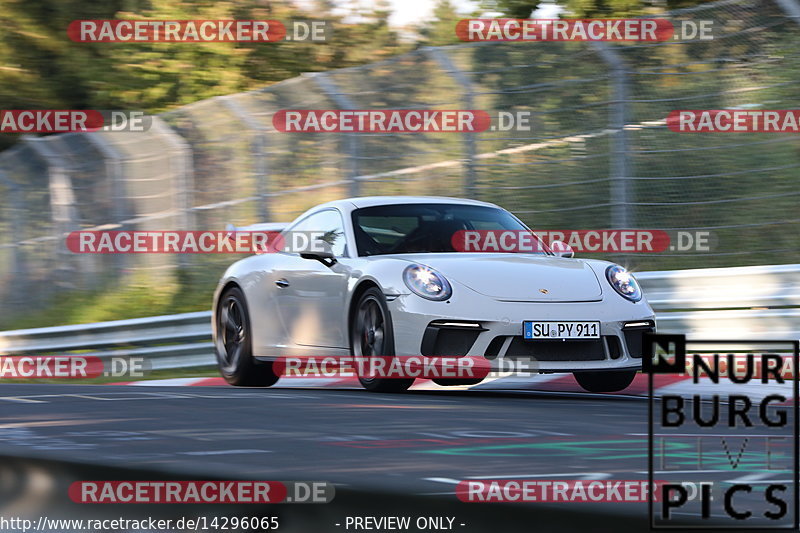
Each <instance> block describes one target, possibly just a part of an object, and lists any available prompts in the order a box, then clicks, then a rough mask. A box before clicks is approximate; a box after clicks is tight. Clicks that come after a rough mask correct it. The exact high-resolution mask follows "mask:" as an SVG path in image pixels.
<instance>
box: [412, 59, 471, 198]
mask: <svg viewBox="0 0 800 533" xmlns="http://www.w3.org/2000/svg"><path fill="white" fill-rule="evenodd" d="M424 50H425V52H426V53H428V54H429V55H430V56H431V57H432V58H433V59H434V60H435V61H436V62H437V63H439V65H441V66H442V69H443V70H444V71H445V72H446V73H447V74H449V75H450V76H452V78H453V79H454V80H456V83H457V84H459V85H460V86H461V87H463V88H464V109H474V106H475V98H474V95H475V89H474V88H473V86H472V80H470V78H469V76H467V75H466V74H465V73H464V72H462V71H461V70H460V69H459V68H458V67H456V65H455V64H454V63H453V62H452V61H451V60H450V56H448V55H447V53H446V52H445V51H444V50H443V49H441V48H436V47H432V46H428V47H426V48H425V49H424ZM463 135H464V137H463V138H464V160H465V164H464V196H465V197H467V198H477V197H478V194H477V189H476V188H475V185H476V183H477V178H476V175H475V132H472V131H468V132H464V134H463Z"/></svg>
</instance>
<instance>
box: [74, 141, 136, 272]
mask: <svg viewBox="0 0 800 533" xmlns="http://www.w3.org/2000/svg"><path fill="white" fill-rule="evenodd" d="M83 138H84V139H86V141H87V142H88V143H89V144H91V145H92V146H94V147H95V148H96V149H97V151H99V152H100V153H101V154H102V155H103V162H104V163H105V169H106V178H108V179H109V180H111V194H112V195H113V198H112V199H111V200H112V202H111V216H112V217H114V219H113V221H112V222H113V223H114V224H117V225H119V228H120V229H124V228H123V227H122V226H123V224H122V222H123V221H124V220H127V219H129V218H130V213H129V212H128V206H127V205H126V196H125V184H124V183H123V178H122V177H123V173H122V159H123V158H122V154H120V153H119V151H117V149H116V148H114V146H113V145H112V144H111V143H110V142H108V140H107V139H106V138H105V137H104V135H103V133H102V132H99V131H97V132H92V133H85V134H83ZM113 261H114V263H115V265H116V268H117V269H119V272H120V273H124V272H125V268H126V266H127V264H128V254H114V259H113ZM120 277H122V274H120Z"/></svg>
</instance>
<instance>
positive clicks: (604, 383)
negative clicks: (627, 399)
mask: <svg viewBox="0 0 800 533" xmlns="http://www.w3.org/2000/svg"><path fill="white" fill-rule="evenodd" d="M636 372H637V371H636V370H621V371H614V372H573V375H574V376H575V381H577V382H578V385H580V386H581V387H583V388H584V389H585V390H587V391H589V392H619V391H621V390H624V389H627V388H628V386H630V384H631V383H633V378H634V377H636Z"/></svg>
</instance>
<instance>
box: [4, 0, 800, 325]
mask: <svg viewBox="0 0 800 533" xmlns="http://www.w3.org/2000/svg"><path fill="white" fill-rule="evenodd" d="M658 16H659V17H665V18H671V19H672V20H673V21H674V22H675V23H679V22H680V21H681V20H693V21H699V20H711V21H713V30H714V39H713V40H694V41H668V42H660V43H635V44H630V43H605V44H604V43H589V42H528V43H470V44H463V45H457V46H448V47H440V48H422V49H419V50H416V51H414V52H411V53H408V54H405V55H401V56H397V57H394V58H391V59H389V60H386V61H382V62H377V63H372V64H368V65H364V66H361V67H355V68H349V69H343V70H337V71H330V72H325V73H317V74H310V75H305V76H301V77H298V78H293V79H289V80H286V81H284V82H281V83H277V84H275V85H272V86H269V87H267V88H265V89H262V90H257V91H252V92H247V93H242V94H235V95H230V96H225V97H219V98H214V99H211V100H206V101H201V102H197V103H195V104H192V105H189V106H185V107H182V108H180V109H177V110H174V111H170V112H168V113H164V114H162V115H160V117H157V118H156V120H154V125H153V127H152V128H151V129H150V131H148V132H146V133H101V132H95V133H86V134H66V135H54V136H49V137H44V138H32V137H31V138H25V139H23V140H22V142H20V143H19V144H18V145H17V146H15V147H14V148H12V149H10V150H8V151H6V152H4V153H2V154H0V228H2V229H3V231H2V232H0V300H1V301H3V302H4V303H5V304H7V305H4V306H2V308H0V324H3V323H4V322H5V321H7V320H8V319H9V318H11V317H13V316H15V315H16V314H17V313H19V309H20V305H22V306H23V307H22V308H23V309H25V310H26V311H32V310H35V309H37V308H42V307H44V306H47V305H49V304H50V303H51V302H52V301H53V298H54V297H59V296H60V295H63V294H67V295H68V294H69V292H68V291H72V290H82V291H86V290H100V289H102V288H103V287H105V286H109V284H112V285H113V284H116V285H119V284H121V283H125V282H126V281H127V280H130V279H137V280H138V279H141V280H143V282H144V283H150V284H152V283H158V282H160V281H163V280H167V281H169V280H172V279H174V276H175V275H176V272H183V271H190V272H198V271H200V272H211V273H214V275H216V274H218V273H219V272H220V271H221V269H222V268H223V267H224V265H225V264H227V263H229V262H230V258H229V257H208V256H204V257H198V256H192V257H188V256H168V255H163V254H161V255H135V256H134V255H108V256H103V255H92V256H89V255H74V254H71V253H69V252H68V251H67V250H66V248H65V244H64V234H65V232H68V231H71V230H73V229H78V228H82V229H86V228H104V229H139V230H147V229H160V230H165V229H221V228H224V226H225V224H227V223H234V224H236V225H244V224H247V223H252V222H256V221H287V220H290V219H292V218H293V217H294V216H296V215H298V214H299V213H301V212H302V211H303V210H305V209H307V208H309V207H311V206H313V205H315V204H317V203H320V202H322V201H326V200H331V199H335V198H342V197H346V196H348V195H374V194H433V195H447V196H466V197H472V198H478V199H483V200H488V201H492V202H496V203H498V204H500V205H502V206H504V207H506V208H508V209H510V210H512V211H513V212H515V213H516V214H518V215H519V216H520V217H521V218H522V219H523V220H525V221H526V222H527V223H529V224H530V225H531V226H532V227H534V228H540V229H585V228H652V229H667V230H676V229H687V230H708V231H711V232H713V233H714V235H715V240H716V246H715V248H714V249H713V250H712V251H710V252H707V253H697V252H685V253H679V252H666V253H661V254H639V255H628V256H621V255H617V256H615V257H614V259H615V260H617V261H620V262H623V263H625V264H627V265H628V266H632V267H636V268H640V269H642V268H646V269H671V268H696V267H706V266H736V265H753V264H779V263H792V262H798V261H799V260H800V257H799V256H798V248H799V246H798V245H799V244H800V239H798V235H799V234H800V216H799V215H798V210H797V207H796V206H797V202H798V196H799V195H800V189H799V188H798V187H797V184H798V180H797V178H796V176H797V172H798V169H800V136H797V135H790V134H757V133H752V134H751V133H736V134H678V133H674V132H671V131H669V130H668V129H667V128H666V125H665V117H666V116H667V114H668V113H669V112H670V111H672V110H674V109H720V108H742V109H751V108H763V109H788V108H796V107H800V90H798V85H800V4H798V2H797V0H723V1H720V2H713V3H709V4H704V5H701V6H698V7H694V8H690V9H685V10H681V11H674V12H672V13H669V14H666V15H658ZM329 108H343V109H347V108H350V109H380V108H383V109H394V108H400V109H412V108H432V109H483V110H486V111H488V112H489V113H490V114H492V115H495V114H496V113H497V112H499V111H509V112H516V111H530V112H532V119H533V120H532V123H533V128H532V130H531V131H528V132H524V131H513V132H508V131H505V132H503V131H486V132H482V133H476V134H463V135H462V134H452V133H438V134H420V133H416V134H366V133H362V134H334V133H324V134H323V133H281V132H278V131H276V130H275V129H274V128H273V126H272V117H273V115H274V114H275V113H276V112H277V111H279V110H281V109H329ZM598 257H603V256H600V255H598ZM207 290H208V291H209V296H210V290H211V287H208V288H207ZM65 291H66V292H65Z"/></svg>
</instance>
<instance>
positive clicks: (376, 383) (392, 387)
mask: <svg viewBox="0 0 800 533" xmlns="http://www.w3.org/2000/svg"><path fill="white" fill-rule="evenodd" d="M350 353H351V354H352V355H353V356H354V357H370V356H390V357H393V356H394V355H395V354H394V330H393V328H392V317H391V315H390V314H389V306H387V305H386V298H385V297H384V296H383V293H382V292H381V291H380V290H379V289H378V288H377V287H370V288H369V289H367V290H366V291H364V293H363V294H362V295H361V297H360V298H359V299H358V302H357V303H356V307H355V312H354V313H353V319H352V321H351V324H350ZM358 381H359V382H360V383H361V385H362V386H363V387H364V388H365V389H367V390H368V391H371V392H403V391H406V390H408V388H409V387H410V386H411V385H412V384H413V383H414V378H408V379H403V378H367V377H362V376H359V377H358Z"/></svg>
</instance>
